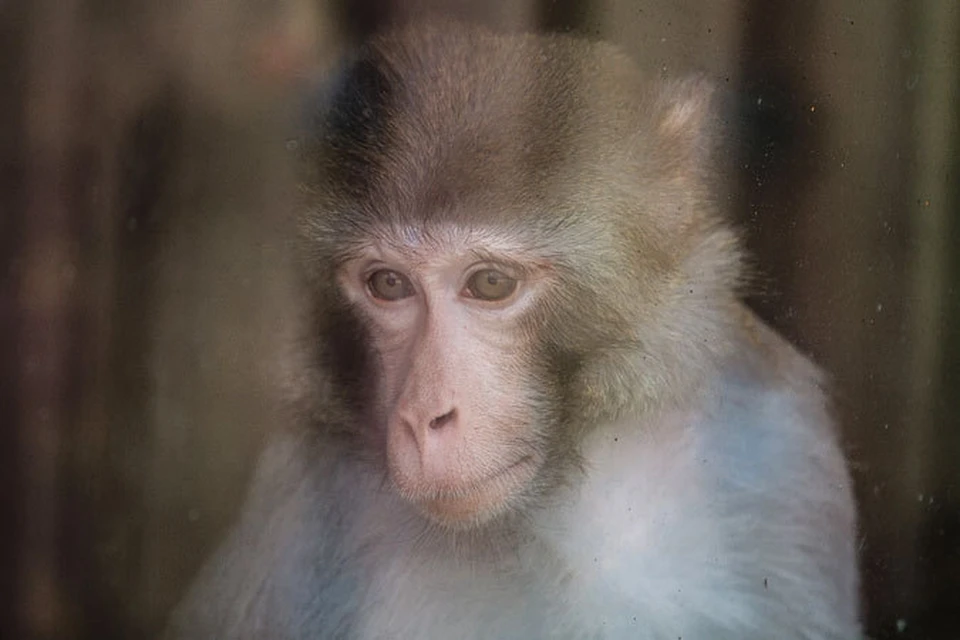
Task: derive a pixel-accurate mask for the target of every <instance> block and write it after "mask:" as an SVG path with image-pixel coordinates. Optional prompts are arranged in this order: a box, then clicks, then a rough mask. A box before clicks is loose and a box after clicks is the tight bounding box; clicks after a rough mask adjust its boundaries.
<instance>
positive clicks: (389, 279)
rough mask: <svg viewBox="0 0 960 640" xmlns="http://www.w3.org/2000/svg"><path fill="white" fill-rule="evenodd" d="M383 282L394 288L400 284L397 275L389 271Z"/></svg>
mask: <svg viewBox="0 0 960 640" xmlns="http://www.w3.org/2000/svg"><path fill="white" fill-rule="evenodd" d="M383 283H384V284H385V285H387V286H388V287H390V288H391V289H392V288H394V287H395V286H397V285H398V284H399V281H398V280H397V276H395V275H394V274H392V273H388V274H387V275H386V276H385V277H384V279H383Z"/></svg>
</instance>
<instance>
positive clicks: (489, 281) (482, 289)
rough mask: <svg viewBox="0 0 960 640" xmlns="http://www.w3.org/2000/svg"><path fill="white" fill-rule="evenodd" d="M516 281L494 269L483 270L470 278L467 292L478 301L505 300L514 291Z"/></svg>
mask: <svg viewBox="0 0 960 640" xmlns="http://www.w3.org/2000/svg"><path fill="white" fill-rule="evenodd" d="M516 288H517V281H516V280H515V279H514V278H511V277H510V276H508V275H507V274H505V273H501V272H500V271H497V270H496V269H483V270H482V271H477V272H476V273H475V274H473V275H472V276H470V279H469V280H468V281H467V292H468V293H469V294H470V296H471V297H473V298H477V299H478V300H488V301H497V300H505V299H506V298H509V297H510V295H511V294H512V293H513V292H514V291H515V290H516Z"/></svg>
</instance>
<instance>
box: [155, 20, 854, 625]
mask: <svg viewBox="0 0 960 640" xmlns="http://www.w3.org/2000/svg"><path fill="white" fill-rule="evenodd" d="M714 111H715V109H714V108H713V107H712V106H711V90H710V87H709V84H708V83H707V82H705V81H703V80H701V79H690V80H685V81H665V80H661V79H647V78H645V77H642V75H641V74H640V73H639V71H637V69H636V68H635V67H634V65H633V64H632V63H631V62H630V60H629V59H628V58H627V57H626V56H624V55H622V54H621V53H619V52H618V51H617V50H616V49H614V48H612V47H610V46H607V45H603V44H598V43H589V42H584V41H579V40H576V39H572V38H569V37H564V36H544V35H517V34H514V35H497V34H493V33H488V32H486V31H482V30H479V29H475V28H471V27H462V26H457V25H453V24H434V25H433V26H429V25H428V26H424V25H421V26H417V27H401V28H398V29H396V30H393V31H389V32H387V33H384V34H381V35H379V36H376V37H375V38H374V39H372V41H370V42H369V43H368V44H366V45H365V46H364V47H363V48H361V49H360V50H359V51H358V52H357V53H356V54H355V55H354V56H352V57H351V58H350V59H349V60H348V61H347V63H346V65H345V67H344V71H343V73H342V76H341V77H340V78H339V80H338V82H336V83H335V86H333V87H332V88H331V90H330V92H329V94H328V95H326V96H325V97H324V104H323V105H322V108H320V109H318V116H317V118H316V122H315V127H314V128H313V130H312V131H311V134H310V135H309V136H306V137H305V138H304V141H303V144H302V146H301V150H302V152H303V160H304V166H305V167H306V169H307V175H306V177H305V179H304V187H303V193H304V197H305V203H306V205H305V207H304V211H303V214H302V225H301V231H302V233H301V234H300V242H299V244H298V247H299V249H300V264H301V265H302V274H303V278H302V283H303V287H304V289H303V290H304V294H303V299H304V300H306V301H309V302H308V303H307V304H308V306H309V311H308V312H307V313H306V314H305V316H306V317H307V321H306V322H304V325H305V326H304V337H303V339H302V340H301V341H299V345H298V347H299V349H298V352H297V356H296V358H295V359H296V361H297V363H298V364H297V365H296V366H295V367H294V368H295V369H296V371H297V372H298V374H297V375H296V376H295V386H296V389H297V399H296V400H295V402H294V403H293V404H294V411H291V414H293V415H294V416H295V417H294V418H293V419H292V420H290V422H291V424H290V426H289V427H287V428H285V429H283V430H282V431H281V432H280V433H278V435H277V436H276V438H275V440H274V441H273V442H272V444H271V446H270V447H269V448H268V450H267V452H266V453H265V455H264V458H263V460H262V463H261V467H260V469H259V472H258V475H257V479H256V481H255V486H254V488H253V491H252V494H251V496H250V498H249V503H248V505H247V507H246V510H245V512H244V514H243V516H242V518H241V522H240V523H239V525H238V526H237V528H236V530H235V531H234V532H233V534H232V536H231V538H230V540H229V541H228V542H227V543H226V545H225V547H224V548H223V549H222V550H221V551H220V552H219V553H218V555H217V556H216V557H215V558H214V559H213V561H212V563H211V564H210V565H209V566H208V567H207V568H206V569H205V571H204V572H203V574H202V576H201V578H200V579H199V582H198V583H197V584H196V585H195V586H194V588H193V590H192V592H191V594H190V595H189V597H188V599H187V601H186V602H185V603H184V604H183V605H182V606H181V607H180V609H179V610H178V612H177V614H176V616H175V618H174V623H173V626H172V628H171V631H170V634H171V637H173V638H272V639H304V640H305V639H307V638H311V639H315V638H358V639H373V638H382V639H387V638H390V639H393V638H396V639H414V638H416V639H419V638H426V639H433V638H437V639H447V638H467V639H470V638H497V639H513V638H516V639H523V640H527V639H531V638H637V639H644V640H645V639H651V640H652V639H658V640H659V639H663V640H667V639H670V640H673V639H676V638H683V639H684V640H724V639H730V640H734V639H735V640H748V639H757V640H759V639H763V640H771V639H777V640H788V639H794V638H795V639H801V638H802V639H806V640H811V639H835V640H852V639H854V638H857V637H859V625H858V577H857V559H856V550H855V528H856V523H855V515H854V513H855V512H854V505H853V501H852V497H851V495H852V492H851V484H850V478H849V476H848V472H847V469H846V466H845V463H844V458H843V456H842V454H841V450H840V446H839V444H838V437H837V435H836V434H835V432H834V425H833V424H832V422H831V418H830V416H829V414H828V408H827V403H826V401H825V398H824V394H823V393H822V391H821V388H820V385H821V378H820V375H819V374H818V372H817V370H816V368H815V367H814V366H813V365H812V364H811V363H810V362H808V361H807V360H806V359H805V358H804V357H803V356H801V355H799V354H798V353H797V352H796V351H794V350H793V349H792V348H791V347H790V346H789V345H788V344H787V343H786V342H785V341H784V340H783V339H781V338H780V337H778V336H777V335H775V334H774V333H773V332H772V331H771V330H770V329H768V328H766V327H765V326H764V325H763V324H762V323H761V322H760V321H759V320H757V319H755V318H754V316H753V315H752V314H751V312H750V311H749V310H748V309H747V308H746V307H745V306H744V304H743V303H742V302H741V300H740V298H739V290H740V285H741V283H742V280H743V277H744V276H743V273H742V267H741V255H740V250H739V248H738V241H737V235H736V233H735V232H734V231H732V230H731V229H730V228H729V226H728V225H727V224H725V222H724V221H723V219H722V216H721V211H720V203H719V198H718V193H720V188H721V187H720V185H719V184H718V183H719V182H720V181H719V180H718V179H717V178H716V176H718V174H719V173H720V172H718V170H717V168H716V167H717V166H718V161H719V155H718V154H717V153H715V148H716V146H717V145H716V144H715V141H716V139H717V137H718V131H717V129H718V125H719V124H720V122H719V119H718V117H717V116H716V115H715V113H714Z"/></svg>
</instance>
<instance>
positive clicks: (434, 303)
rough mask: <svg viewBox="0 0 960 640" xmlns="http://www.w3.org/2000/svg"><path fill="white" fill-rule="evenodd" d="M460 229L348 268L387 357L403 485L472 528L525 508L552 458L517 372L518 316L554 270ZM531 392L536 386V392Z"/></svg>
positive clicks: (418, 500) (383, 360)
mask: <svg viewBox="0 0 960 640" xmlns="http://www.w3.org/2000/svg"><path fill="white" fill-rule="evenodd" d="M476 235H477V234H476V233H467V232H466V231H464V230H462V229H457V228H448V229H447V230H446V232H445V233H443V234H440V238H437V237H435V236H431V237H430V238H429V239H427V240H424V239H421V238H420V236H419V235H418V234H411V233H397V234H393V235H392V237H393V238H394V242H391V243H389V244H388V243H383V242H381V243H375V244H374V243H371V244H369V245H367V246H366V247H364V248H362V249H361V250H360V251H359V252H357V254H356V255H355V256H354V257H353V258H352V259H351V260H349V261H348V262H346V263H345V264H343V266H342V268H341V270H340V273H339V274H338V281H339V285H340V287H341V288H342V291H343V292H344V294H345V296H346V298H347V299H348V300H350V301H351V302H352V303H353V304H354V305H355V306H356V308H357V309H358V310H359V311H360V312H361V314H362V315H363V316H364V317H365V318H366V320H367V322H368V326H369V330H370V334H371V342H372V346H373V350H374V352H375V353H376V354H377V356H378V358H379V362H380V370H381V376H382V377H381V379H380V382H379V385H378V389H379V394H378V402H377V405H378V406H377V411H376V413H377V419H378V421H380V422H381V424H382V429H384V430H385V433H386V443H387V447H386V449H387V460H388V469H389V476H390V479H391V480H392V482H393V483H394V485H395V486H396V488H397V490H398V492H399V493H400V494H401V495H402V496H403V497H404V498H405V499H406V500H408V501H410V502H412V503H414V504H415V505H416V506H417V507H418V508H419V509H420V510H421V511H422V512H423V513H424V514H425V515H427V516H428V517H430V518H431V519H432V520H434V521H435V522H437V523H438V524H441V525H445V526H448V527H452V528H462V527H465V526H470V525H475V524H478V523H482V522H484V521H487V520H489V519H491V518H493V517H495V516H496V515H498V514H500V513H503V512H504V511H505V510H507V509H509V508H510V506H511V505H515V504H516V502H517V501H518V500H519V499H520V494H521V492H522V491H523V490H524V488H525V487H526V486H527V485H528V483H529V482H530V481H531V480H532V479H533V477H534V476H535V475H536V473H537V471H538V469H539V468H540V466H541V465H542V464H543V455H542V453H541V450H540V448H538V447H537V445H536V441H535V438H534V437H533V436H534V435H535V434H532V433H530V431H531V429H530V428H529V426H528V423H529V422H530V418H531V417H532V416H530V415H529V410H528V409H527V408H526V406H525V402H524V400H525V397H528V396H525V391H526V390H525V389H524V388H523V385H522V383H518V378H517V377H515V376H511V372H512V371H516V370H518V369H519V368H521V367H523V363H522V362H520V361H519V359H518V358H517V357H516V356H515V355H513V354H516V353H518V352H519V349H518V347H520V346H521V344H522V343H523V336H522V332H521V331H520V330H518V328H517V323H518V320H519V319H520V318H521V317H522V316H523V314H524V313H525V312H526V311H528V310H529V309H530V307H531V306H532V305H534V304H535V303H536V301H537V299H538V297H540V295H541V294H542V293H543V292H544V290H545V288H546V287H549V286H551V284H552V282H551V279H550V269H549V266H548V265H546V264H542V263H538V262H537V261H535V260H533V259H532V258H531V257H530V256H527V255H524V254H522V253H520V252H518V250H517V249H516V248H515V247H512V246H510V245H509V244H508V243H506V242H501V243H499V245H498V244H497V243H496V241H495V240H493V239H490V238H486V239H484V243H483V245H482V246H483V250H482V251H480V250H477V249H476V247H477V246H478V239H477V238H476V237H475V236H476ZM527 393H532V391H528V392H527Z"/></svg>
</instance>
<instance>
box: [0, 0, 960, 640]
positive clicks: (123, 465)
mask: <svg viewBox="0 0 960 640" xmlns="http://www.w3.org/2000/svg"><path fill="white" fill-rule="evenodd" d="M428 10H430V11H436V12H440V13H445V14H448V15H453V16H456V17H460V18H463V19H470V20H476V21H480V22H483V23H486V24H489V25H491V26H495V27H497V28H502V29H524V30H543V31H562V32H574V33H578V34H581V35H583V36H585V37H588V38H594V39H605V40H610V41H613V42H617V43H619V44H620V45H622V46H623V47H624V48H625V49H626V50H627V51H628V52H629V53H630V54H632V55H633V56H634V57H635V58H636V60H637V61H638V63H639V64H640V65H641V66H642V67H643V68H644V69H645V70H646V71H647V72H648V73H650V74H656V75H659V76H662V77H667V78H669V77H681V76H683V75H686V74H688V73H690V72H695V71H701V72H706V73H707V74H709V75H711V76H712V77H714V78H715V79H716V82H717V83H718V85H720V86H722V87H723V89H724V91H725V92H726V93H727V94H728V95H729V96H730V98H731V99H730V104H731V107H730V111H729V114H727V117H728V120H729V123H730V127H731V138H732V140H733V141H734V144H733V146H732V148H731V150H730V154H729V168H731V169H732V171H731V176H732V178H731V184H730V190H729V192H730V193H729V201H730V210H731V215H733V216H735V217H737V218H738V220H739V222H740V223H741V224H742V226H743V229H744V232H745V237H746V239H747V244H748V245H749V248H750V250H751V251H752V254H753V256H754V258H755V263H756V265H757V268H758V271H759V277H758V279H757V283H756V285H755V286H754V288H753V295H752V297H751V301H750V302H751V304H752V305H753V307H754V308H755V309H756V310H757V311H758V312H759V313H760V314H761V315H762V317H763V318H765V319H766V320H767V321H768V322H770V323H771V324H772V325H774V326H775V327H777V328H778V329H779V330H781V331H782V332H783V333H784V334H785V335H787V336H788V337H789V338H790V339H791V340H792V341H793V342H795V343H796V344H798V345H799V346H800V348H801V349H802V350H803V351H804V352H806V353H808V354H810V355H811V356H812V357H813V358H814V359H815V360H816V361H817V362H819V363H820V364H821V365H822V366H823V367H824V368H825V369H826V370H827V371H828V372H829V374H830V376H831V379H832V386H833V391H834V393H835V400H836V408H837V413H838V414H839V416H840V418H841V420H842V427H843V438H844V443H845V446H846V449H847V452H848V454H849V457H850V460H851V463H852V465H853V468H854V475H855V480H856V485H857V486H856V491H857V497H858V500H859V505H860V514H861V534H860V535H861V539H860V552H861V558H862V565H863V591H864V596H865V611H864V615H865V619H866V622H867V629H868V631H869V633H870V635H871V636H872V637H873V638H875V639H877V640H879V639H885V638H913V639H921V638H929V639H947V638H953V639H955V638H960V417H958V416H960V252H957V251H955V250H954V245H955V244H956V243H957V241H958V240H960V177H958V176H960V151H958V150H960V127H958V122H960V64H958V56H960V3H958V2H955V1H954V0H940V1H936V0H916V1H911V2H906V1H892V0H876V1H875V2H863V1H862V0H805V1H803V2H799V1H798V2H781V3H774V2H768V1H765V0H714V1H712V2H709V3H704V2H699V1H698V0H582V1H579V2H577V1H574V0H525V1H521V0H473V1H469V0H453V1H447V2H444V1H442V0H434V1H433V2H431V1H428V0H427V1H421V2H404V1H403V0H382V1H378V0H355V1H352V2H351V1H350V0H342V2H332V1H328V2H324V1H323V0H273V1H268V0H218V1H216V2H215V1H213V0H193V1H183V2H175V3H158V2H150V1H149V0H126V1H123V0H29V1H27V0H21V1H19V2H18V1H16V0H7V1H0V637H2V638H11V639H19V638H24V639H33V638H36V639H44V638H51V639H52V638H57V639H60V638H63V639H73V638H77V639H79V638H84V639H86V638H97V639H105V640H111V639H113V638H141V637H151V636H152V635H153V634H155V633H156V632H157V630H158V629H159V628H160V627H161V625H162V623H163V620H164V618H165V616H166V615H167V613H168V611H169V609H170V607H171V606H172V605H173V604H174V603H175V602H176V601H177V599H178V597H179V596H180V594H181V592H182V590H183V589H184V587H185V585H186V584H187V583H188V582H189V580H190V578H191V576H192V575H193V573H194V572H195V571H196V570H197V568H198V567H199V565H200V563H201V562H202V561H203V559H204V557H205V556H206V554H208V553H209V552H210V551H211V550H212V548H213V546H214V545H215V544H216V542H217V540H218V538H219V536H221V535H222V534H223V533H224V531H225V528H226V527H227V526H229V524H230V522H231V519H232V518H233V517H234V516H235V515H236V512H237V509H238V507H239V504H240V501H241V500H242V498H243V495H244V489H245V483H246V482H247V480H248V478H249V476H250V472H251V468H252V465H253V463H254V461H255V458H256V455H257V451H258V448H259V445H260V443H261V441H262V438H263V435H264V434H265V433H266V432H267V431H268V430H269V429H270V428H271V420H272V418H271V416H274V415H276V413H275V400H274V397H275V393H274V391H275V388H274V386H275V385H274V384H273V382H272V381H273V380H275V378H276V374H277V366H278V365H277V359H278V358H277V354H278V352H279V350H280V344H281V342H282V338H283V333H284V327H285V322H286V320H285V318H289V317H290V312H291V309H292V308H293V307H292V305H294V304H295V302H296V301H295V298H293V297H292V296H291V295H290V294H289V292H288V288H287V287H286V282H287V278H288V276H287V271H286V265H285V259H286V256H287V254H288V252H287V251H286V250H285V249H284V242H285V238H286V233H287V226H288V224H289V222H290V215H291V213H290V212H291V210H292V206H293V203H294V202H295V198H296V189H295V179H294V167H292V166H291V160H292V158H291V156H292V154H291V149H292V148H293V147H294V146H295V142H294V136H295V132H296V127H297V123H298V122H299V120H300V118H301V116H302V115H303V113H304V108H305V107H304V105H305V104H307V102H306V98H307V97H308V96H309V95H310V92H311V91H313V90H314V89H312V87H316V86H317V85H318V84H319V83H322V81H323V78H324V77H325V75H326V74H327V73H328V72H329V70H330V69H331V68H332V65H333V64H335V61H336V58H337V56H338V54H339V53H340V52H342V51H344V50H345V49H348V48H349V47H350V46H351V45H353V44H355V43H356V42H357V41H358V40H360V39H362V38H363V37H364V36H365V35H367V34H369V33H371V32H373V31H375V30H377V29H380V28H382V27H383V26H384V25H386V24H389V23H391V22H395V21H398V20H403V19H406V18H409V17H411V16H416V15H417V14H418V13H420V12H421V11H428Z"/></svg>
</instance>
